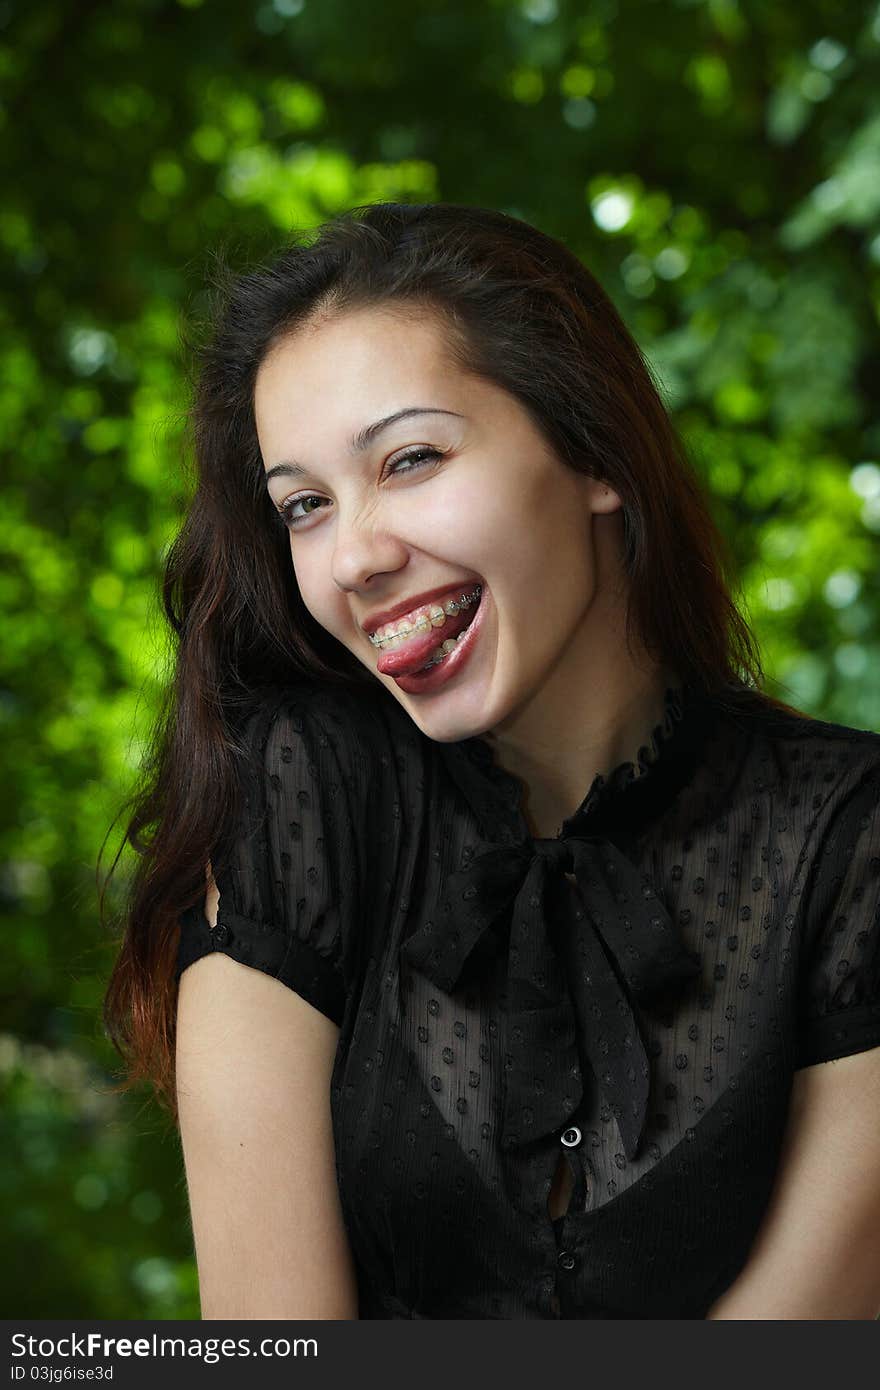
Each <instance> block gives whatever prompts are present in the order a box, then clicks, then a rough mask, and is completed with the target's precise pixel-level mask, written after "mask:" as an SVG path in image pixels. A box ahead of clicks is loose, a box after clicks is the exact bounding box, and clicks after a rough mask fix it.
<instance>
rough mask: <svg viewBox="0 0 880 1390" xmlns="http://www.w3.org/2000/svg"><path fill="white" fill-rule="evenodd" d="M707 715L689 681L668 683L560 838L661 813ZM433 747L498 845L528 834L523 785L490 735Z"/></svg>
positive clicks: (683, 777)
mask: <svg viewBox="0 0 880 1390" xmlns="http://www.w3.org/2000/svg"><path fill="white" fill-rule="evenodd" d="M713 714H714V709H713V704H712V700H711V697H710V696H709V695H707V694H706V693H705V692H703V691H701V690H699V689H698V688H697V687H696V686H695V685H693V684H691V683H688V682H684V683H683V684H681V685H678V686H668V687H667V688H666V690H665V692H664V714H663V718H662V720H661V721H660V723H658V724H656V725H655V726H654V727H653V729H651V730H650V731H648V732H647V734H646V742H645V743H643V744H642V745H641V746H640V748H639V749H638V752H637V754H636V758H635V760H634V761H624V762H621V763H619V764H618V765H617V767H615V768H614V769H613V771H611V772H610V773H608V774H607V776H606V775H603V774H602V773H597V774H596V776H595V777H594V778H593V781H592V782H591V784H590V786H589V788H588V790H587V792H586V795H585V796H584V798H583V800H582V801H581V804H580V806H579V807H578V808H577V810H576V811H575V812H574V813H573V814H572V815H571V816H569V817H567V818H566V820H564V821H563V824H562V837H566V836H571V835H578V836H584V835H596V834H600V833H601V834H604V835H607V836H609V837H611V838H614V836H615V835H616V834H618V833H622V834H624V835H633V834H637V833H638V832H639V831H640V830H641V829H643V828H644V827H645V826H646V825H648V824H649V823H650V822H651V821H653V820H654V819H655V818H656V817H657V816H659V815H662V814H663V812H664V811H665V810H666V809H667V808H668V807H669V805H670V804H671V803H672V801H673V799H674V798H675V796H676V794H677V793H678V791H679V790H681V788H682V787H683V786H684V785H686V783H687V782H688V780H689V779H690V777H691V775H692V773H693V770H694V768H695V766H696V764H697V762H698V761H699V758H700V754H701V752H702V750H703V748H704V745H705V740H706V736H707V734H708V732H709V729H710V726H711V723H712V719H713ZM439 746H440V748H441V750H442V752H443V755H444V758H445V761H446V765H447V767H448V768H449V771H450V773H451V774H452V776H453V778H454V780H455V782H456V784H457V785H458V786H459V788H460V789H461V791H462V792H463V793H464V795H465V797H466V799H467V801H468V803H469V805H470V806H471V809H472V810H473V812H474V814H475V815H476V816H477V818H478V820H479V822H480V824H481V828H482V833H483V834H484V835H486V836H488V837H491V838H493V839H495V840H496V841H501V842H503V843H521V842H523V841H525V840H529V839H530V838H531V832H530V830H529V827H528V822H527V821H526V818H525V814H524V810H523V802H524V800H525V792H526V789H525V786H524V784H523V783H522V781H521V780H520V779H519V778H518V777H516V776H515V775H514V774H513V773H511V772H508V771H506V770H505V769H504V768H502V767H500V766H499V765H498V763H497V761H496V757H495V752H494V749H493V748H492V746H491V744H490V743H489V742H488V740H487V739H486V738H484V737H481V736H475V737H472V738H468V739H462V740H460V741H459V742H457V743H448V744H441V745H439Z"/></svg>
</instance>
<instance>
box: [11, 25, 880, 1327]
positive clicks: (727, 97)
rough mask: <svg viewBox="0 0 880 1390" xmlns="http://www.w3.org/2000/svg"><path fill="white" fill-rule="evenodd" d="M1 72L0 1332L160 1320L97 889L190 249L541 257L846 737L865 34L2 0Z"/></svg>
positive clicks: (144, 657)
mask: <svg viewBox="0 0 880 1390" xmlns="http://www.w3.org/2000/svg"><path fill="white" fill-rule="evenodd" d="M0 80H2V106H0V141H2V145H3V154H4V168H5V171H6V172H5V177H4V181H3V183H4V189H3V194H2V211H0V243H2V251H3V255H2V271H0V273H2V277H3V295H2V309H0V312H2V315H3V325H2V327H3V331H2V335H0V351H2V368H0V421H2V431H3V438H4V441H5V442H4V464H5V469H6V477H7V482H6V486H5V487H4V489H3V493H2V503H0V505H2V513H3V515H2V527H0V545H2V549H3V561H2V569H0V584H2V588H3V595H4V598H5V599H6V600H7V605H8V609H9V612H10V619H9V621H7V623H6V624H5V627H4V639H3V642H2V663H3V672H2V676H0V714H2V732H3V755H4V766H5V773H4V777H5V785H6V792H7V795H6V796H5V797H4V799H3V831H2V834H3V861H4V868H3V874H2V907H3V914H4V918H5V921H4V923H3V933H4V940H5V941H6V943H7V945H8V946H9V950H8V951H7V952H6V953H5V954H4V955H3V956H2V961H0V979H2V983H0V990H2V1000H3V1008H2V1019H0V1113H2V1121H0V1124H2V1133H0V1140H2V1142H0V1202H2V1233H3V1234H2V1239H3V1245H4V1247H5V1249H6V1251H7V1258H6V1259H5V1260H4V1261H3V1262H2V1265H0V1302H2V1305H3V1307H4V1309H5V1310H6V1315H7V1316H32V1317H50V1316H60V1317H77V1318H86V1317H89V1318H91V1317H136V1318H138V1317H150V1318H155V1317H159V1318H179V1317H194V1316H197V1315H198V1304H197V1291H196V1280H195V1271H194V1265H193V1261H192V1247H191V1236H190V1230H189V1223H188V1215H187V1207H186V1197H185V1189H184V1183H183V1169H182V1161H181V1157H180V1151H179V1146H178V1142H177V1139H176V1135H175V1133H174V1131H173V1130H170V1129H169V1127H168V1124H167V1122H166V1120H165V1118H164V1116H163V1114H162V1113H161V1112H159V1111H158V1110H157V1108H156V1107H155V1105H154V1104H153V1103H152V1102H151V1100H150V1098H149V1096H148V1095H147V1094H145V1092H143V1091H140V1092H138V1093H136V1094H134V1095H132V1096H129V1097H126V1098H124V1099H119V1098H115V1097H113V1096H112V1095H110V1094H109V1093H108V1085H109V1083H110V1082H111V1080H112V1077H113V1074H114V1071H115V1067H116V1058H115V1054H114V1053H113V1052H112V1050H111V1048H110V1047H109V1045H108V1043H107V1041H106V1039H105V1038H104V1036H103V1032H102V1029H101V1025H100V1022H99V1010H100V1002H101V997H102V993H103V989H104V984H105V981H106V977H107V974H108V972H109V969H110V965H111V961H112V958H113V954H114V945H113V942H112V941H110V940H108V939H107V937H106V934H103V933H102V932H101V930H100V929H99V926H98V920H97V898H96V886H95V862H96V858H97V853H98V848H99V845H100V843H101V840H102V838H103V836H104V833H105V831H106V830H107V828H108V826H109V825H110V822H111V821H112V820H113V817H114V816H115V815H116V813H117V811H118V810H119V807H120V805H121V803H122V801H123V800H124V799H125V797H126V796H127V795H128V794H129V793H130V791H131V790H132V787H133V784H134V780H135V778H136V776H137V772H138V767H139V760H140V757H141V752H142V748H143V742H144V739H145V736H146V734H147V731H148V729H149V723H150V717H151V711H152V710H153V708H154V707H155V701H156V695H157V690H158V688H159V683H160V682H161V681H162V680H163V678H164V672H165V669H166V662H167V655H168V647H167V639H166V635H165V633H164V632H163V629H162V624H161V622H160V620H159V615H158V604H157V589H158V577H159V573H160V569H161V564H162V558H163V553H164V551H165V547H166V546H167V544H168V541H169V538H170V537H171V536H172V535H173V533H174V531H175V528H176V527H177V525H178V521H179V518H180V515H181V510H182V507H183V505H184V502H185V499H186V496H187V491H188V488H189V486H190V481H189V472H188V466H189V465H188V460H187V458H186V451H185V446H184V440H183V433H182V424H183V417H184V412H185V408H186V401H187V386H186V382H185V379H184V361H185V358H184V354H183V352H182V348H181V342H182V334H183V333H184V332H186V331H187V330H188V326H189V325H191V323H192V322H193V321H194V320H195V319H198V318H199V317H200V315H201V314H202V313H203V312H204V309H205V285H206V282H207V278H208V276H209V274H210V270H211V256H212V251H213V250H214V249H215V248H217V247H218V246H223V247H224V248H225V249H226V252H227V255H228V256H229V257H230V259H231V260H232V262H233V263H234V264H236V265H239V264H244V262H245V260H246V259H248V258H253V257H254V256H256V255H261V254H262V253H263V252H265V251H268V250H270V249H271V248H272V247H273V246H275V245H276V244H277V242H278V241H279V239H280V238H282V237H283V236H284V234H285V233H287V232H288V230H289V229H291V228H292V227H294V226H296V227H311V226H315V225H316V224H317V223H319V222H320V221H321V220H322V219H323V218H325V217H327V216H329V215H331V214H333V213H335V212H337V211H339V210H341V209H343V208H345V207H348V206H351V205H352V204H355V203H363V202H367V201H373V200H379V199H387V198H391V199H397V200H404V201H417V202H423V201H430V200H434V199H444V200H448V201H452V202H458V203H474V204H482V205H487V206H490V207H496V208H501V209H503V210H505V211H508V212H511V213H513V214H515V215H517V216H521V217H524V218H525V219H527V220H528V221H531V222H533V223H535V224H536V225H538V226H539V227H541V228H543V229H544V230H545V231H547V232H550V233H551V234H553V235H555V236H557V237H560V238H561V239H562V240H564V241H565V242H567V243H568V244H569V245H570V246H571V247H572V248H573V249H574V250H575V251H576V252H577V254H578V255H580V256H581V257H582V258H583V259H584V261H585V262H586V263H587V264H588V265H589V266H590V267H591V268H592V269H593V271H594V272H595V273H596V274H597V275H598V277H599V279H600V280H601V282H602V283H603V284H604V285H605V286H606V288H607V289H608V290H609V291H610V293H611V295H612V297H613V298H614V300H615V302H616V303H617V305H618V306H619V308H620V310H621V311H622V313H623V315H624V317H625V319H626V321H627V322H628V324H629V325H630V327H631V329H632V330H633V332H634V333H635V335H636V337H637V339H638V341H639V342H640V343H641V345H642V347H643V348H644V350H645V352H646V354H647V355H648V358H649V360H650V362H651V364H652V366H653V368H654V371H655V373H656V375H657V377H658V380H659V382H660V384H661V387H662V390H663V392H664V394H665V398H666V399H667V401H668V404H669V406H670V408H671V410H672V411H673V412H674V414H675V416H676V418H677V420H678V422H679V424H680V426H681V428H682V430H683V433H684V435H685V437H686V439H687V440H688V442H689V444H690V446H691V448H692V450H693V454H694V457H695V459H696V461H697V463H698V466H699V469H700V471H701V473H702V475H703V477H704V478H705V480H706V484H707V486H708V488H709V490H710V493H711V496H712V499H713V505H714V507H715V510H716V514H717V516H718V519H719V521H720V523H721V526H722V529H723V530H724V532H725V534H726V535H727V536H728V537H729V538H730V541H731V544H732V547H733V551H734V554H735V557H736V561H737V564H738V569H739V574H740V576H741V580H742V586H743V588H742V600H741V601H742V604H743V606H744V607H745V609H746V611H747V615H748V616H749V617H750V618H751V620H752V622H753V624H754V626H755V629H756V631H757V634H758V636H759V638H760V641H761V643H762V647H763V652H764V657H765V663H766V668H767V672H768V675H769V676H770V677H771V678H772V683H771V687H770V688H771V689H772V690H773V691H774V693H777V694H781V695H782V696H783V698H786V699H789V700H791V701H792V702H793V703H795V704H798V705H799V706H800V707H801V708H803V709H806V710H808V711H809V712H810V713H813V714H815V715H817V716H819V717H821V718H825V719H832V720H836V721H838V722H841V723H847V724H853V725H856V726H858V727H860V728H872V729H875V730H876V729H880V638H878V613H880V583H878V536H880V463H878V459H880V413H878V404H877V402H878V397H880V348H878V309H880V8H878V7H877V6H876V5H873V4H872V5H867V4H863V3H859V0H849V3H847V4H845V5H841V4H839V3H838V2H837V0H797V3H794V0H776V2H775V3H772V4H769V3H766V0H662V3H661V2H660V0H655V2H654V3H652V2H651V0H617V3H615V0H446V2H445V3H444V0H372V3H354V2H350V3H344V0H319V2H318V0H272V2H271V3H269V0H236V3H211V0H177V3H172V0H92V2H91V3H88V2H87V0H83V3H79V4H76V3H67V4H60V3H57V0H41V3H40V4H39V5H31V4H26V3H24V0H17V2H16V0H2V3H0ZM118 837H119V827H118V826H117V831H116V833H115V834H114V836H113V838H112V840H111V845H110V851H111V855H112V852H115V848H116V846H117V844H118ZM128 862H129V861H128V860H127V859H124V860H123V865H126V864H128ZM111 906H112V903H111ZM229 1064H230V1065H234V1059H229Z"/></svg>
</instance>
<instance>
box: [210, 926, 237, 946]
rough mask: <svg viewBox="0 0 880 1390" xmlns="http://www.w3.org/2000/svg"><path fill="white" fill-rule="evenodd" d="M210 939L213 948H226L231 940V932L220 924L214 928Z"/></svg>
mask: <svg viewBox="0 0 880 1390" xmlns="http://www.w3.org/2000/svg"><path fill="white" fill-rule="evenodd" d="M211 938H212V940H213V942H214V945H215V946H228V945H229V942H230V941H231V939H232V932H231V931H230V930H229V928H228V927H227V926H226V925H225V923H223V922H221V923H220V925H219V926H216V927H214V929H213V931H212V932H211Z"/></svg>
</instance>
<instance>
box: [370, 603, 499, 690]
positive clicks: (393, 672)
mask: <svg viewBox="0 0 880 1390" xmlns="http://www.w3.org/2000/svg"><path fill="white" fill-rule="evenodd" d="M482 592H483V587H482V584H476V585H475V586H474V587H473V588H472V589H471V590H469V591H464V590H463V591H461V592H460V593H455V592H454V591H453V592H452V593H450V595H449V597H448V598H447V599H446V600H445V601H444V602H439V603H437V604H435V605H434V610H433V615H432V617H431V618H430V619H429V620H428V621H425V616H426V615H424V614H423V616H422V620H421V622H420V623H419V624H417V630H416V631H415V632H412V631H411V632H407V633H404V634H399V635H389V636H388V637H387V638H386V639H385V643H384V644H383V645H381V646H380V644H379V643H377V642H376V641H375V640H374V641H373V645H374V646H380V655H379V659H378V661H377V663H376V666H377V670H378V671H379V672H380V673H381V674H382V675H387V676H391V677H393V678H396V677H397V676H410V675H417V674H421V673H422V672H423V671H428V670H431V669H433V667H435V666H439V665H441V664H442V662H444V661H445V660H446V658H447V657H448V656H450V655H451V653H452V652H453V651H455V648H456V646H457V645H458V643H459V642H460V640H461V639H462V637H463V635H464V633H465V632H466V631H467V630H468V628H469V627H470V626H471V624H472V623H473V621H474V618H475V617H476V615H477V611H478V609H479V606H480V599H481V597H482ZM371 640H372V639H371Z"/></svg>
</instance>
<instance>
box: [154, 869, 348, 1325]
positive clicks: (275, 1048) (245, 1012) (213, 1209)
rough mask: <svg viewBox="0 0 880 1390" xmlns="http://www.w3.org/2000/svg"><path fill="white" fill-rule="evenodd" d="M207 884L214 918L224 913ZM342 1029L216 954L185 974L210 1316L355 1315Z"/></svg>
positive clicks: (190, 1112)
mask: <svg viewBox="0 0 880 1390" xmlns="http://www.w3.org/2000/svg"><path fill="white" fill-rule="evenodd" d="M217 905H218V895H217V891H216V889H213V888H212V889H211V890H209V893H208V896H207V899H206V904H205V907H206V916H207V918H208V921H209V922H210V923H211V925H212V927H213V925H214V924H215V923H216V919H217ZM338 1036H339V1029H338V1027H337V1025H336V1024H335V1023H334V1022H333V1021H332V1020H331V1019H330V1018H328V1017H327V1016H326V1015H324V1014H323V1013H321V1012H319V1010H318V1009H316V1008H314V1007H313V1006H312V1005H311V1004H309V1003H307V1002H306V1000H305V999H303V998H301V997H300V996H299V995H298V994H297V993H295V992H294V991H293V990H292V989H290V988H288V987H287V986H286V985H285V984H283V983H282V982H281V981H279V980H278V979H272V978H271V977H270V976H269V975H267V974H265V973H264V972H263V971H260V970H256V969H252V968H251V967H249V966H247V965H244V964H241V963H240V962H238V961H235V960H233V959H231V958H230V956H228V955H227V954H225V953H222V952H217V953H216V954H213V955H210V956H207V957H205V958H203V959H200V960H197V961H195V962H194V963H193V964H192V965H191V966H190V967H189V968H188V969H187V970H185V971H184V972H183V973H182V975H181V978H180V993H179V997H178V1015H177V1059H176V1066H177V1096H178V1106H179V1124H180V1134H181V1141H182V1145H183V1154H184V1163H185V1167H186V1178H187V1186H188V1189H189V1200H190V1210H191V1214H192V1225H193V1236H194V1240H195V1247H196V1258H197V1263H198V1272H199V1285H200V1292H201V1308H202V1317H203V1318H294V1319H298V1318H357V1316H358V1303H357V1288H356V1279H355V1275H354V1270H353V1266H352V1259H351V1254H350V1251H349V1248H348V1242H347V1238H346V1233H345V1227H344V1224H343V1219H342V1213H341V1209H340V1203H339V1193H338V1188H337V1182H336V1172H335V1160H334V1146H333V1132H332V1122H331V1115H330V1076H331V1071H332V1067H333V1059H334V1055H335V1050H336V1045H337V1040H338Z"/></svg>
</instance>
